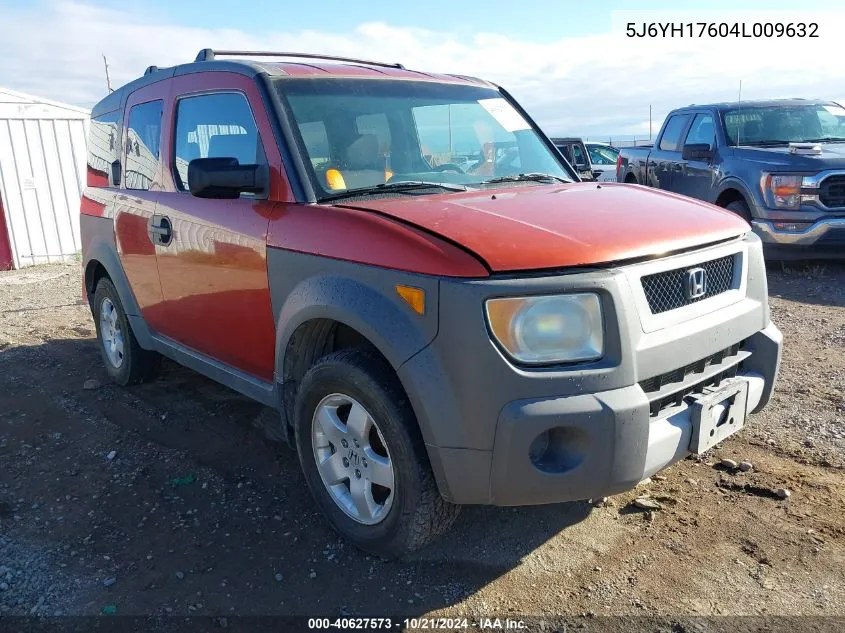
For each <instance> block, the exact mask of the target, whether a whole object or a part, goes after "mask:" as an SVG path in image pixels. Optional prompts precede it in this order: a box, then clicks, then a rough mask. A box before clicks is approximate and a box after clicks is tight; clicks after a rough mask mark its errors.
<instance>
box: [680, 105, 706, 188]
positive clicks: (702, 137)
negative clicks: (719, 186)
mask: <svg viewBox="0 0 845 633" xmlns="http://www.w3.org/2000/svg"><path fill="white" fill-rule="evenodd" d="M683 144H684V145H709V146H710V148H711V149H712V150H714V151H715V150H716V128H715V126H714V125H713V115H712V114H711V113H710V112H699V113H698V114H696V115H695V118H694V119H693V120H692V125H690V128H689V132H687V137H686V139H685V140H684V143H683ZM714 165H715V155H714V158H713V159H708V160H700V159H689V160H686V161H684V166H683V170H682V171H681V173H679V174H677V175H676V176H675V178H676V179H677V184H675V185H674V190H675V191H677V192H678V193H682V194H684V195H685V196H690V197H692V198H698V199H699V200H708V201H709V200H710V193H711V191H713V173H714V170H715V167H714Z"/></svg>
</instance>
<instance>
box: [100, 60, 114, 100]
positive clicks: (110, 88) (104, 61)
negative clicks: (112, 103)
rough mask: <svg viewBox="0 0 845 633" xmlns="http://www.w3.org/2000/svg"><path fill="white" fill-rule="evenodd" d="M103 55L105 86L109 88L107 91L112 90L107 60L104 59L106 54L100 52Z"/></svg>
mask: <svg viewBox="0 0 845 633" xmlns="http://www.w3.org/2000/svg"><path fill="white" fill-rule="evenodd" d="M101 55H102V56H103V66H105V67H106V88H108V89H109V92H114V90H112V87H111V79H109V61H108V60H107V59H106V54H105V53H101Z"/></svg>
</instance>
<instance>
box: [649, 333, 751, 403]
mask: <svg viewBox="0 0 845 633" xmlns="http://www.w3.org/2000/svg"><path fill="white" fill-rule="evenodd" d="M743 343H744V342H739V343H737V344H735V345H731V346H730V347H727V348H725V349H723V350H721V351H719V352H716V353H715V354H712V355H710V356H708V357H707V358H702V359H701V360H698V361H696V362H694V363H689V364H688V365H684V366H683V367H678V368H677V369H673V370H672V371H669V372H666V373H664V374H659V375H657V376H653V377H651V378H648V379H646V380H641V381H640V383H639V384H640V387H641V388H642V390H643V391H644V392H645V394H646V397H647V398H648V399H649V414H650V415H651V417H657V416H658V415H660V413H661V411H663V410H664V409H667V408H668V407H673V406H680V405H681V404H682V403H683V401H684V399H686V398H688V397H689V396H695V395H700V394H702V393H703V392H704V389H706V388H707V387H714V386H716V387H717V386H719V384H720V383H721V382H722V381H723V380H725V379H727V378H733V377H734V376H736V374H737V371H739V369H740V367H741V364H742V361H743V360H745V359H746V358H748V357H749V356H750V355H751V354H750V353H749V352H747V351H743V350H742V346H743Z"/></svg>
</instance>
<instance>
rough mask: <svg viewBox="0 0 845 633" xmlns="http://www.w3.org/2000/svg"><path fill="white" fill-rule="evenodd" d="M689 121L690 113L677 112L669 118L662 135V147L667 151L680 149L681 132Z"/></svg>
mask: <svg viewBox="0 0 845 633" xmlns="http://www.w3.org/2000/svg"><path fill="white" fill-rule="evenodd" d="M687 121H689V115H688V114H676V115H675V116H673V117H670V118H669V121H668V122H667V123H666V128H665V129H664V130H663V136H661V137H660V149H662V150H663V151H665V152H677V151H678V144H679V142H680V140H681V133H682V132H683V131H684V127H686V124H687Z"/></svg>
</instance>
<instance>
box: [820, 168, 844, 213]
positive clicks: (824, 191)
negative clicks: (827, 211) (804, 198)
mask: <svg viewBox="0 0 845 633" xmlns="http://www.w3.org/2000/svg"><path fill="white" fill-rule="evenodd" d="M819 200H821V203H822V204H823V205H824V206H826V207H834V208H835V207H845V174H837V175H834V176H828V177H827V178H825V179H824V180H822V183H821V186H820V187H819Z"/></svg>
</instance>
